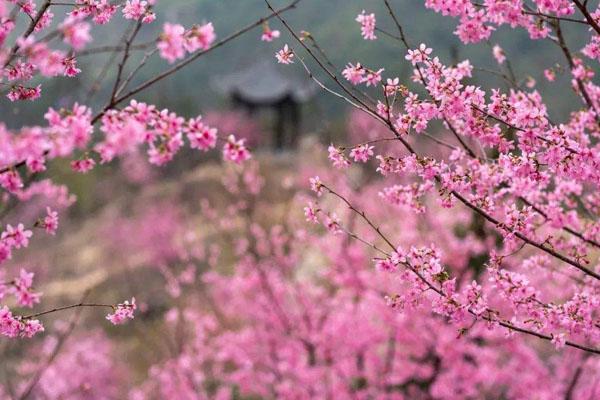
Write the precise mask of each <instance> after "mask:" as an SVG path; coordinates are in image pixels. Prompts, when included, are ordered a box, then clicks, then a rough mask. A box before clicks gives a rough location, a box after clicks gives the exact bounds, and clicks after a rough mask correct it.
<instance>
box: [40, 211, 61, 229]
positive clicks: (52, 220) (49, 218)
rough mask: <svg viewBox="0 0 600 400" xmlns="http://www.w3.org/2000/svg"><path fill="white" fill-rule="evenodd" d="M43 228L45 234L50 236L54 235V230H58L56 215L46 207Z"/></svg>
mask: <svg viewBox="0 0 600 400" xmlns="http://www.w3.org/2000/svg"><path fill="white" fill-rule="evenodd" d="M43 226H44V229H46V232H47V233H49V234H51V235H55V234H56V230H57V229H58V213H57V212H56V211H52V210H51V209H50V207H46V216H45V217H44V222H43Z"/></svg>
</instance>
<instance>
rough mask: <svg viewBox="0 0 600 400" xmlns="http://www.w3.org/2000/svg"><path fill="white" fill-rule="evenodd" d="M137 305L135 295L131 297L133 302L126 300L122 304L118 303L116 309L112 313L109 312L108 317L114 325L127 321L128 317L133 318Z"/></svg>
mask: <svg viewBox="0 0 600 400" xmlns="http://www.w3.org/2000/svg"><path fill="white" fill-rule="evenodd" d="M136 308H137V306H136V304H135V297H132V298H131V303H130V302H129V301H127V300H125V301H124V302H123V303H121V304H117V306H116V307H114V311H113V313H112V314H108V315H107V316H106V319H107V320H109V321H110V322H111V323H112V324H113V325H120V324H123V323H125V322H126V321H127V319H133V317H134V315H133V314H134V311H135V310H136Z"/></svg>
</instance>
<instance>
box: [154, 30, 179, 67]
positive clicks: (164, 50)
mask: <svg viewBox="0 0 600 400" xmlns="http://www.w3.org/2000/svg"><path fill="white" fill-rule="evenodd" d="M184 33H185V29H184V27H183V26H182V25H179V24H171V23H169V22H167V23H166V24H165V25H164V26H163V32H162V34H161V35H160V40H159V42H158V45H157V47H158V50H159V52H160V56H161V57H162V58H164V59H165V60H167V61H168V62H170V63H174V62H175V61H176V60H177V59H179V58H183V56H184V55H185V49H184V47H183V46H184V42H185V40H184Z"/></svg>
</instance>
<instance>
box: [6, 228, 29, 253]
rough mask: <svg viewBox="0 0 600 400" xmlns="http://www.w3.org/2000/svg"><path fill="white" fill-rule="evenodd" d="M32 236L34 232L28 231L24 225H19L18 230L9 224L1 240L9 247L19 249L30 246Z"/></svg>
mask: <svg viewBox="0 0 600 400" xmlns="http://www.w3.org/2000/svg"><path fill="white" fill-rule="evenodd" d="M32 235H33V232H31V231H30V230H26V229H25V227H24V226H23V224H18V225H17V226H16V228H15V227H13V226H12V225H10V224H8V225H6V229H5V230H4V232H2V235H1V236H0V239H1V240H2V241H4V242H5V243H6V244H8V245H9V246H11V247H15V248H17V249H19V248H21V247H27V246H28V245H29V238H30V237H31V236H32Z"/></svg>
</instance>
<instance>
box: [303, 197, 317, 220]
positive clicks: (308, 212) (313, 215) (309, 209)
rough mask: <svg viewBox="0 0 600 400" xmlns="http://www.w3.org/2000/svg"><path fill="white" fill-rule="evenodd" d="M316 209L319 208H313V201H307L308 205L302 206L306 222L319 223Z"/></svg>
mask: <svg viewBox="0 0 600 400" xmlns="http://www.w3.org/2000/svg"><path fill="white" fill-rule="evenodd" d="M318 211H319V210H318V209H316V208H315V206H314V205H313V203H312V202H309V203H308V205H307V206H306V207H304V216H305V217H306V220H307V221H308V222H312V223H315V224H318V223H319V220H318V218H317V212H318Z"/></svg>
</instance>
